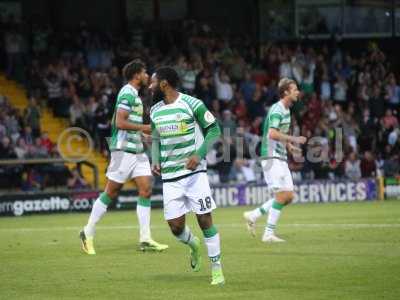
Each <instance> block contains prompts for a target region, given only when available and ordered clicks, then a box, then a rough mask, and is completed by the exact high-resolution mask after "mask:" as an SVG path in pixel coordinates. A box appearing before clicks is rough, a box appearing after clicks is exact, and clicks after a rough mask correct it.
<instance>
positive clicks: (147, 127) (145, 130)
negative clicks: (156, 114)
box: [140, 124, 151, 134]
mask: <svg viewBox="0 0 400 300" xmlns="http://www.w3.org/2000/svg"><path fill="white" fill-rule="evenodd" d="M140 131H141V132H143V133H145V134H151V125H150V124H143V125H142V126H141V128H140Z"/></svg>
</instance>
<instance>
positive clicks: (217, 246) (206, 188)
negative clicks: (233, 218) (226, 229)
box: [187, 173, 225, 285]
mask: <svg viewBox="0 0 400 300" xmlns="http://www.w3.org/2000/svg"><path fill="white" fill-rule="evenodd" d="M187 191H188V192H187V197H188V200H189V203H190V206H191V210H192V211H193V212H195V213H196V216H197V221H198V223H199V226H200V228H201V230H202V231H203V236H204V243H205V244H206V247H207V253H208V257H209V258H210V262H211V274H212V281H211V284H213V285H215V284H223V283H224V282H225V279H224V275H223V273H222V265H221V243H220V237H219V233H218V229H217V228H216V226H215V225H214V224H213V220H212V216H211V212H212V211H213V210H214V209H215V208H216V205H215V202H214V199H213V197H212V193H211V189H210V184H209V182H208V177H207V174H206V173H198V174H195V175H192V176H190V177H189V179H188V187H187Z"/></svg>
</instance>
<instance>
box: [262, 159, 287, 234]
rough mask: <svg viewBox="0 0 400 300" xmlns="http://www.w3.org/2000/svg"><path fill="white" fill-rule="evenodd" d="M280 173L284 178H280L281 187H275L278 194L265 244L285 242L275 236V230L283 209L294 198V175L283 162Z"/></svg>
mask: <svg viewBox="0 0 400 300" xmlns="http://www.w3.org/2000/svg"><path fill="white" fill-rule="evenodd" d="M279 172H280V173H279V174H282V176H281V178H280V182H279V185H277V186H275V189H276V190H277V192H276V193H275V199H274V202H273V203H272V207H271V209H270V210H269V214H268V219H267V226H266V228H265V232H264V235H263V238H262V240H263V241H264V242H284V240H282V239H280V238H278V237H277V236H276V235H275V229H276V226H277V224H278V220H279V218H280V215H281V211H282V209H283V208H284V207H285V206H286V205H288V204H290V203H291V202H292V200H293V198H294V192H293V181H292V175H291V174H290V171H289V167H288V166H287V163H285V162H281V164H280V171H279Z"/></svg>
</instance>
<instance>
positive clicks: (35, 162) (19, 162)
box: [0, 158, 99, 190]
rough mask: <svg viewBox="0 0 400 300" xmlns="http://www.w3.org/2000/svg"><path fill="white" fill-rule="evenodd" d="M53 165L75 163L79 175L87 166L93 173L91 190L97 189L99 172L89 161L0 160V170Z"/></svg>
mask: <svg viewBox="0 0 400 300" xmlns="http://www.w3.org/2000/svg"><path fill="white" fill-rule="evenodd" d="M55 163H68V164H71V163H75V164H76V167H77V169H78V171H79V174H82V166H83V165H85V166H88V167H89V168H90V169H91V170H92V172H93V182H92V184H93V189H96V190H97V189H98V188H99V170H98V167H97V166H96V165H95V164H94V163H92V162H90V161H86V160H85V161H80V162H71V160H65V159H63V158H33V159H6V160H0V168H1V167H2V166H20V165H46V164H55Z"/></svg>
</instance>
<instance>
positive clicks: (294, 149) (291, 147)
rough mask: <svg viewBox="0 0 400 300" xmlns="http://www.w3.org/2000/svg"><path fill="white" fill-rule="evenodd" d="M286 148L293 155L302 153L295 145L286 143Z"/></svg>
mask: <svg viewBox="0 0 400 300" xmlns="http://www.w3.org/2000/svg"><path fill="white" fill-rule="evenodd" d="M288 150H289V151H290V153H292V154H293V155H294V156H300V155H301V153H302V150H301V148H299V147H296V146H295V145H293V144H291V143H288Z"/></svg>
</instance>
